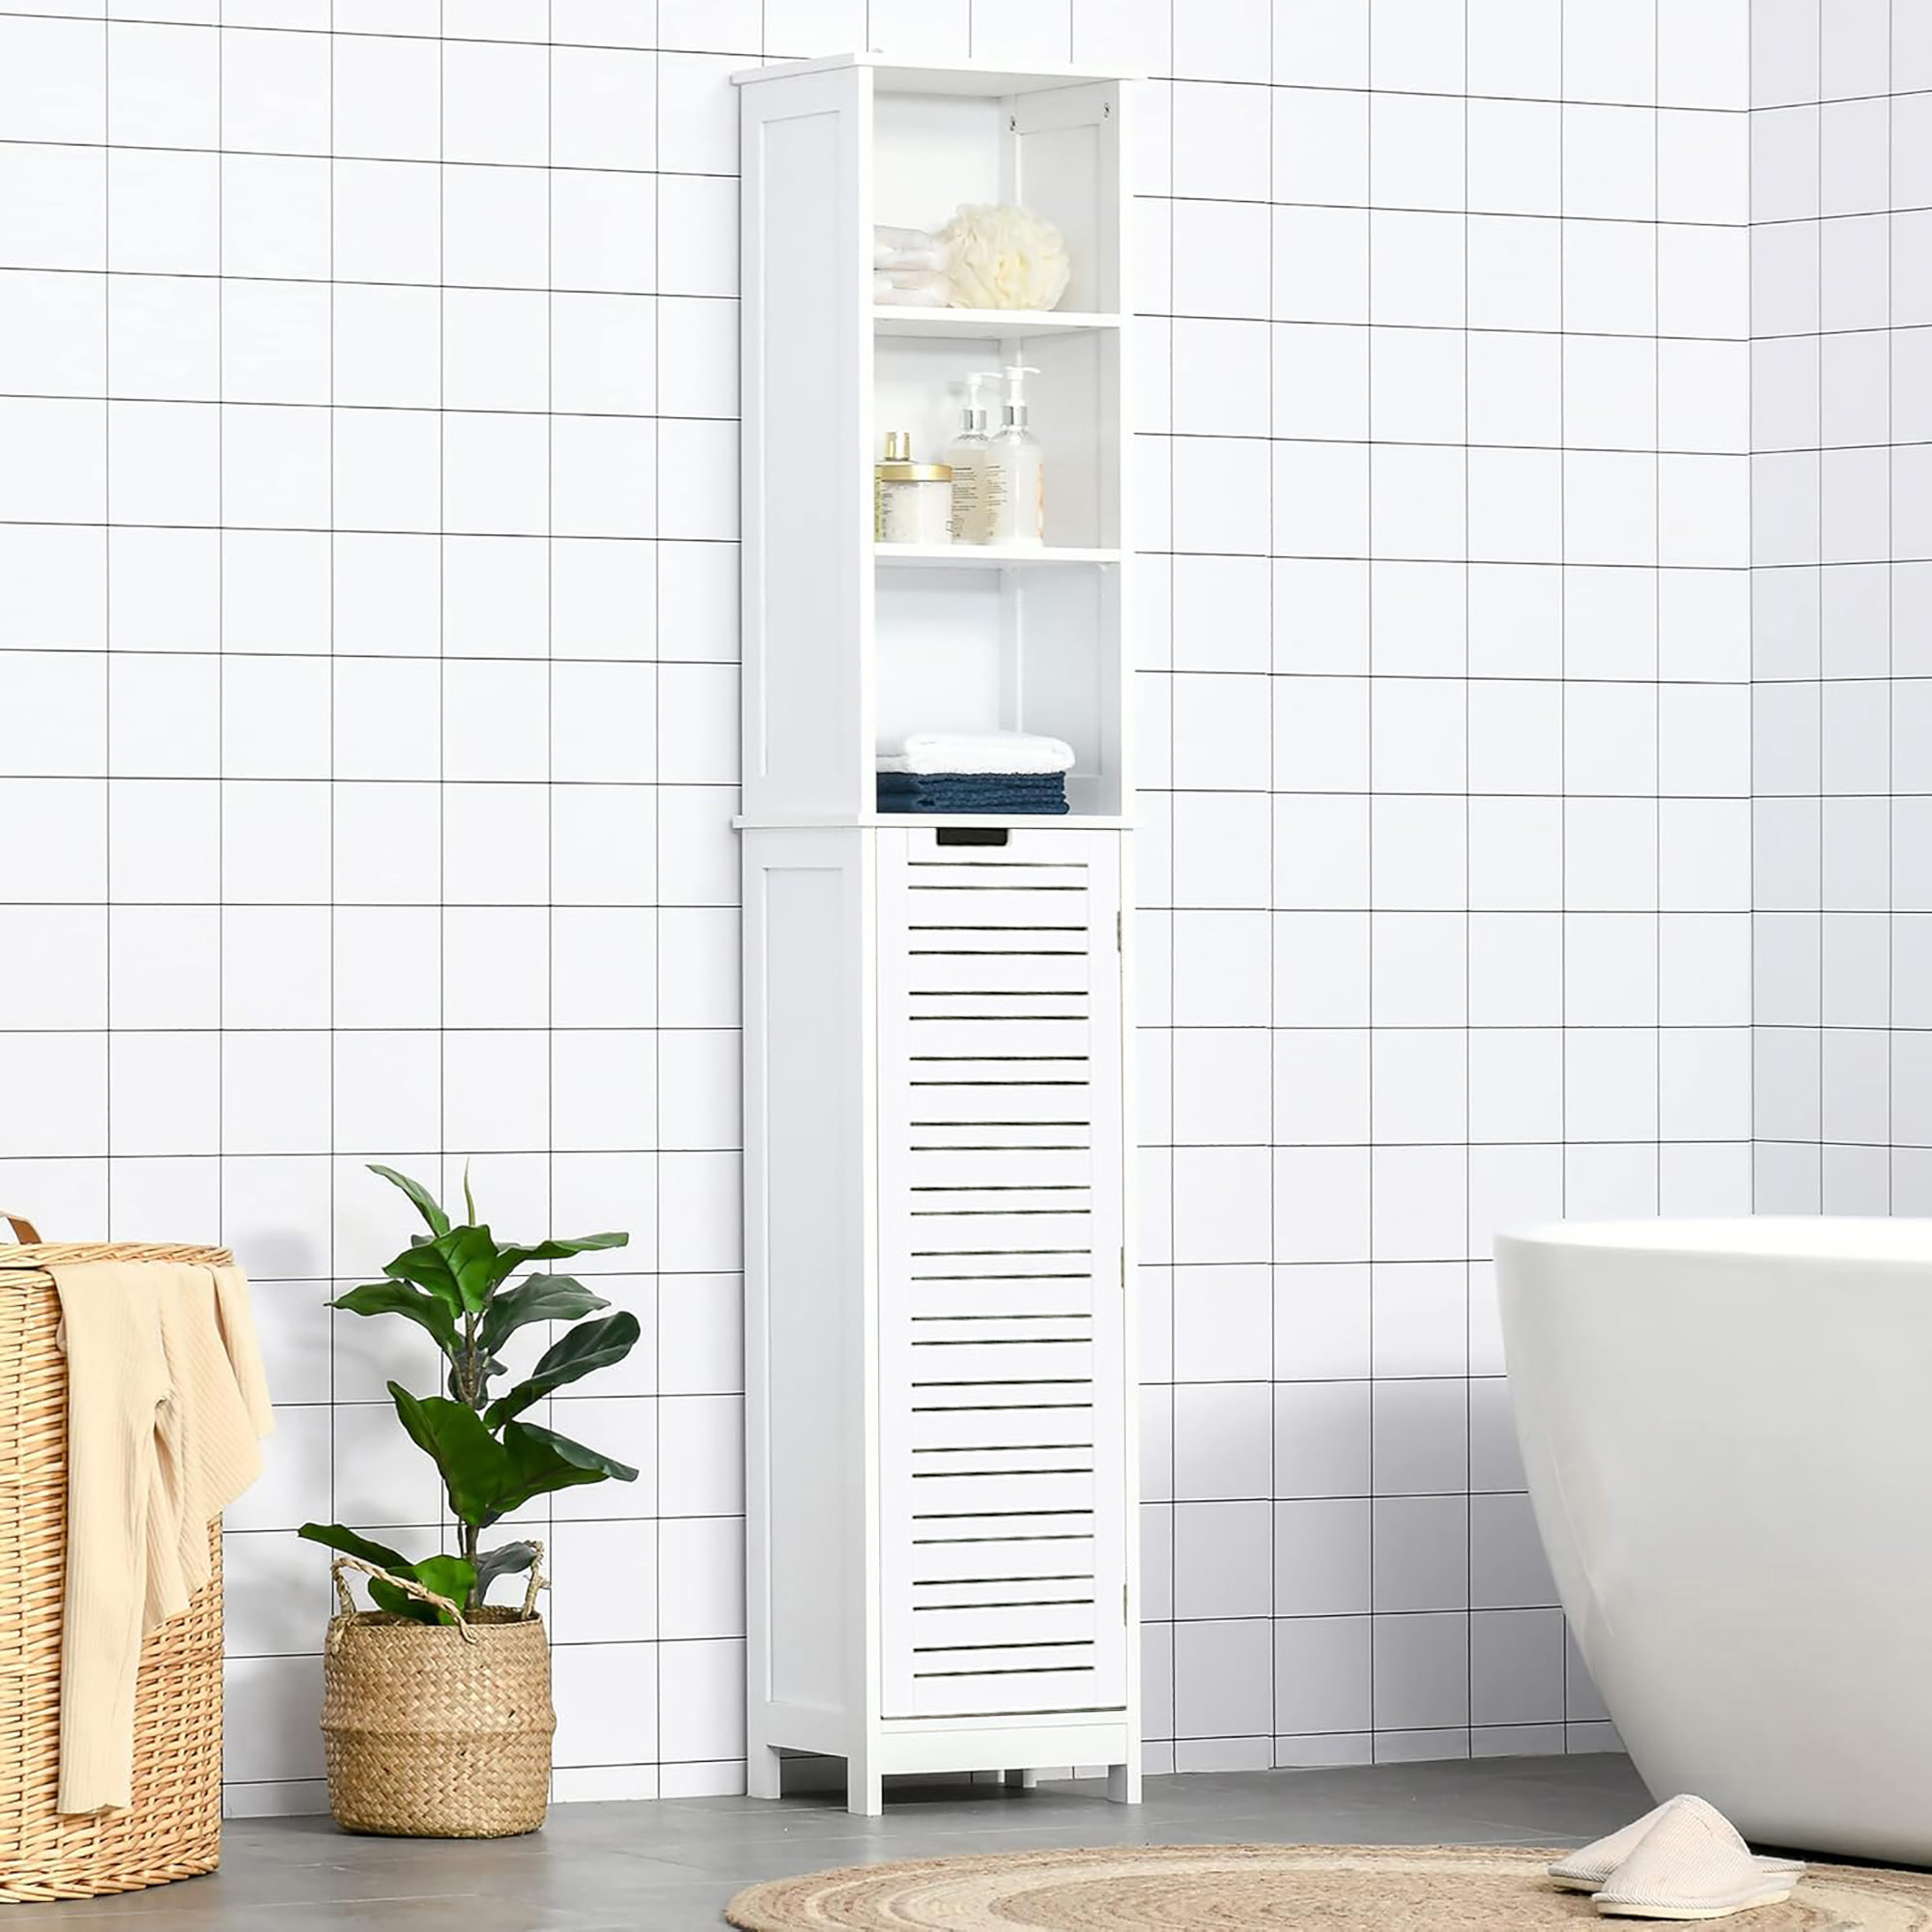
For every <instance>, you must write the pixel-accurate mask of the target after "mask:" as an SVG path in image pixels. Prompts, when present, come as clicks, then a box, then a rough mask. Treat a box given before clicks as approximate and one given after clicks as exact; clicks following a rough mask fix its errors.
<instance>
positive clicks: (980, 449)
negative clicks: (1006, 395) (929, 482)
mask: <svg viewBox="0 0 1932 1932" xmlns="http://www.w3.org/2000/svg"><path fill="white" fill-rule="evenodd" d="M985 381H986V378H985V377H984V376H981V375H978V374H975V375H971V376H968V377H967V378H966V400H965V402H964V404H963V405H962V406H961V408H960V411H959V433H958V434H957V435H956V436H955V437H954V438H953V439H952V441H951V442H950V443H948V444H947V446H946V460H947V462H948V463H950V464H951V465H952V541H953V542H954V543H977V544H982V543H991V542H992V541H993V528H994V525H995V523H996V521H997V515H996V510H995V504H996V502H997V500H998V497H999V485H1000V482H1001V477H1000V474H999V472H998V470H997V469H996V468H995V466H994V463H993V440H992V438H991V437H990V436H989V435H988V434H987V420H988V417H987V410H986V405H985V404H984V403H982V402H981V401H980V384H981V383H983V382H985Z"/></svg>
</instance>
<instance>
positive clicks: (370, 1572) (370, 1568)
mask: <svg viewBox="0 0 1932 1932" xmlns="http://www.w3.org/2000/svg"><path fill="white" fill-rule="evenodd" d="M345 1570H359V1571H361V1573H362V1574H363V1576H365V1577H380V1578H381V1579H382V1581H384V1583H390V1584H393V1585H394V1586H395V1587H396V1588H397V1589H398V1590H400V1591H401V1592H402V1593H403V1595H404V1596H406V1597H413V1598H414V1599H415V1600H416V1602H417V1603H419V1604H430V1605H434V1606H435V1607H436V1608H437V1609H439V1610H447V1611H448V1612H449V1614H450V1615H451V1616H452V1617H454V1618H455V1619H456V1628H457V1631H458V1633H459V1634H461V1635H462V1638H463V1641H464V1642H465V1643H474V1642H475V1641H476V1633H475V1632H474V1631H472V1630H471V1629H470V1628H469V1619H468V1618H467V1617H466V1616H465V1615H464V1614H463V1611H462V1609H461V1607H460V1606H459V1605H455V1604H453V1603H451V1602H450V1600H449V1599H448V1598H447V1597H440V1596H438V1595H437V1593H436V1592H435V1591H434V1590H431V1589H427V1588H425V1587H424V1586H423V1585H422V1584H421V1583H416V1582H412V1580H411V1579H410V1578H409V1577H392V1576H390V1575H389V1573H388V1572H387V1571H386V1570H384V1568H383V1567H382V1565H381V1564H378V1563H365V1562H363V1560H362V1559H361V1557H359V1556H338V1557H337V1558H336V1559H335V1561H334V1562H333V1563H331V1564H330V1565H329V1566H328V1574H329V1576H330V1577H332V1578H333V1579H334V1582H335V1595H336V1599H337V1601H338V1602H339V1603H340V1604H341V1605H342V1614H343V1615H344V1616H345V1617H353V1616H354V1615H355V1598H354V1597H352V1596H351V1595H350V1594H349V1585H348V1584H347V1583H346V1582H345V1581H344V1580H343V1577H342V1573H343V1572H344V1571H345Z"/></svg>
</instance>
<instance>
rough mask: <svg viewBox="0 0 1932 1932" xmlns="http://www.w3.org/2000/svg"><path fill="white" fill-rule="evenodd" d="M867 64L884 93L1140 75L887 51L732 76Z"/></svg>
mask: <svg viewBox="0 0 1932 1932" xmlns="http://www.w3.org/2000/svg"><path fill="white" fill-rule="evenodd" d="M855 67H868V68H870V69H871V70H872V84H873V86H874V87H876V88H878V89H879V90H880V91H881V92H883V93H887V94H976V95H987V96H995V97H997V96H1004V95H1009V94H1039V93H1044V92H1046V91H1047V90H1049V89H1052V88H1056V87H1078V86H1081V85H1083V84H1084V83H1087V82H1090V81H1108V80H1136V79H1138V78H1139V77H1140V76H1139V75H1137V74H1132V73H1128V72H1125V71H1122V69H1119V68H1098V67H1071V66H1068V67H1059V66H1054V67H1038V68H1029V69H1027V70H1025V71H1020V70H1017V69H1014V68H1009V67H998V66H992V65H989V64H987V63H986V62H983V61H946V62H942V63H940V64H939V65H937V66H934V67H908V66H906V65H905V64H904V63H903V62H901V61H896V60H894V59H892V58H891V57H890V56H889V55H886V54H877V53H866V54H824V55H821V56H820V57H819V58H818V59H816V60H793V61H775V62H773V63H772V64H771V65H770V66H767V67H748V68H740V69H739V70H738V71H737V72H736V73H734V74H733V75H732V76H731V78H732V80H733V81H734V82H735V83H736V84H737V85H738V86H740V87H748V86H750V85H751V84H752V83H753V82H754V81H760V80H779V79H782V78H784V77H785V76H786V75H789V74H799V73H832V72H836V71H838V70H839V69H842V68H855Z"/></svg>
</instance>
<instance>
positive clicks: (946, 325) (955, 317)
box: [872, 302, 1121, 342]
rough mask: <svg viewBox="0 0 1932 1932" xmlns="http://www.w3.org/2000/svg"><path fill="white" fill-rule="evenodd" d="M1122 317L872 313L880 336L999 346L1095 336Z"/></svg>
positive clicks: (1057, 312)
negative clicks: (1021, 339) (1010, 340)
mask: <svg viewBox="0 0 1932 1932" xmlns="http://www.w3.org/2000/svg"><path fill="white" fill-rule="evenodd" d="M1120 326H1121V318H1120V317H1119V316H1118V315H1087V314H1083V313H1081V312H1079V311H1078V310H1069V309H1045V308H913V307H909V306H908V305H906V304H904V303H902V302H881V303H879V304H877V305H876V306H875V307H874V308H873V310H872V327H873V329H874V331H875V332H876V333H878V334H880V335H906V336H923V337H926V338H927V339H929V340H937V341H966V342H998V341H1000V340H1002V339H1004V338H1005V337H1007V336H1009V335H1092V334H1094V333H1095V332H1096V331H1098V330H1101V329H1109V328H1119V327H1120Z"/></svg>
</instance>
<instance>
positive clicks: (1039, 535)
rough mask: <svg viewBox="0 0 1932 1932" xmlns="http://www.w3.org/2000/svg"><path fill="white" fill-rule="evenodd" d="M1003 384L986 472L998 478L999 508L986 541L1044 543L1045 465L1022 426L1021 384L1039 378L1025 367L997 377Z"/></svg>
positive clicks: (1035, 441) (1021, 365)
mask: <svg viewBox="0 0 1932 1932" xmlns="http://www.w3.org/2000/svg"><path fill="white" fill-rule="evenodd" d="M1000 374H1001V379H1002V380H1003V381H1004V382H1005V383H1006V385H1007V400H1006V405H1005V407H1004V409H1003V410H1002V411H1001V421H1000V428H999V431H998V433H997V434H996V435H995V436H994V437H993V439H992V461H991V468H992V469H994V470H995V471H996V472H997V473H998V475H999V479H1000V487H999V490H998V492H997V495H998V497H999V499H1000V500H999V503H998V507H997V509H996V511H995V513H994V530H993V535H992V538H991V541H992V542H994V543H1000V544H1037V543H1044V542H1045V541H1046V466H1045V463H1044V461H1043V460H1042V458H1041V454H1040V447H1039V439H1038V437H1037V436H1035V435H1034V433H1033V431H1032V430H1030V429H1029V428H1028V427H1027V402H1026V386H1025V385H1026V379H1027V378H1028V377H1029V376H1037V375H1038V374H1039V371H1038V370H1037V369H1035V368H1032V367H1031V366H1029V365H1028V364H1026V363H1016V364H1014V365H1013V366H1012V367H1010V368H1008V369H1004V370H1002V371H1001V372H1000Z"/></svg>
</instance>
